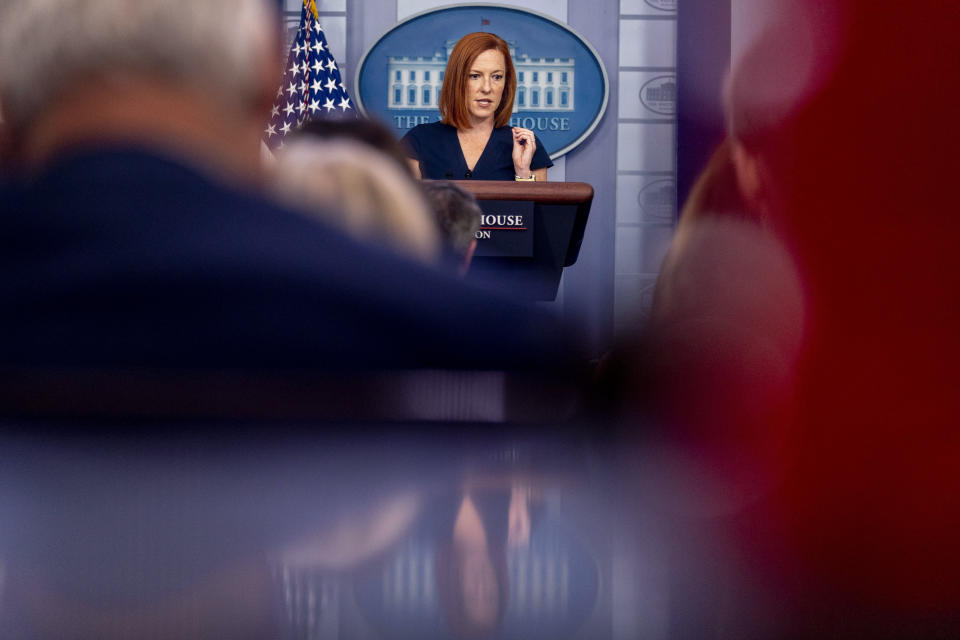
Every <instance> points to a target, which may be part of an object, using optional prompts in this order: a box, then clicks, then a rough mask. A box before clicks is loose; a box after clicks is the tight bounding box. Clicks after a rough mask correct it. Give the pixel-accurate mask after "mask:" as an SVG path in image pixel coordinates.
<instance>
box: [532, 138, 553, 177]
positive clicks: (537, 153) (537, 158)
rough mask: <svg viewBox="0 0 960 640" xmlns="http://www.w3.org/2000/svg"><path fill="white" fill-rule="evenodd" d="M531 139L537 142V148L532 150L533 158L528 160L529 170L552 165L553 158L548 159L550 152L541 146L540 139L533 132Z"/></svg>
mask: <svg viewBox="0 0 960 640" xmlns="http://www.w3.org/2000/svg"><path fill="white" fill-rule="evenodd" d="M533 139H534V140H536V142H537V148H536V149H534V150H533V160H531V161H530V170H531V171H536V170H537V169H545V168H550V167H552V166H553V160H551V159H550V154H549V153H547V150H546V149H545V148H544V146H543V142H541V141H540V138H538V137H537V136H536V134H534V136H533Z"/></svg>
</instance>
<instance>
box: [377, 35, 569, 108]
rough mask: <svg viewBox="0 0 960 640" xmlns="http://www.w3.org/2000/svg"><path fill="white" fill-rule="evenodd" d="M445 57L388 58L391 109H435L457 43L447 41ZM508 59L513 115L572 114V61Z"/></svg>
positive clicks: (513, 54)
mask: <svg viewBox="0 0 960 640" xmlns="http://www.w3.org/2000/svg"><path fill="white" fill-rule="evenodd" d="M445 44H446V47H445V49H446V53H444V52H442V51H437V52H435V53H434V54H433V55H432V56H429V57H428V56H416V57H411V56H390V58H389V62H388V67H387V79H388V87H387V96H388V106H389V108H390V109H430V108H436V106H437V101H438V99H439V97H440V87H441V86H442V85H443V74H444V71H445V70H446V67H447V59H448V58H449V57H450V52H451V51H453V45H455V44H456V40H447V42H446V43H445ZM508 44H509V46H510V56H511V57H512V58H513V65H514V67H515V68H516V71H517V96H516V99H515V100H514V103H513V111H514V113H516V112H517V111H520V110H522V111H573V108H574V106H573V93H574V92H573V89H574V77H573V72H574V58H531V57H530V56H529V55H528V54H521V55H519V56H518V55H517V53H516V45H515V44H514V43H513V42H510V43H508Z"/></svg>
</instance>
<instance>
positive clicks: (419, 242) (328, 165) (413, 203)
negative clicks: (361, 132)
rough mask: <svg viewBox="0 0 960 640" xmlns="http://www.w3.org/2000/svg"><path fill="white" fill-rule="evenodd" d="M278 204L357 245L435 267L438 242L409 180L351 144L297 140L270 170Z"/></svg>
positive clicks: (392, 165) (386, 160) (381, 159)
mask: <svg viewBox="0 0 960 640" xmlns="http://www.w3.org/2000/svg"><path fill="white" fill-rule="evenodd" d="M273 169H274V170H273V185H274V188H275V190H276V192H277V194H278V196H279V197H280V198H282V199H283V200H285V201H286V202H288V203H289V204H291V205H294V206H296V207H297V208H299V209H301V210H305V211H309V212H311V213H315V214H316V215H318V216H319V217H321V218H323V219H324V220H326V221H327V222H330V223H332V224H333V225H335V226H337V227H340V228H342V229H344V230H345V231H346V232H347V233H349V234H351V235H352V236H354V237H356V238H357V239H359V240H361V241H364V242H370V243H374V244H377V245H381V246H386V247H389V248H391V249H392V250H394V251H396V252H397V253H400V254H403V255H406V256H408V257H410V258H413V259H415V260H419V261H421V262H424V263H428V264H432V263H435V262H436V261H437V259H438V257H439V254H440V238H439V234H438V233H437V229H436V225H435V224H434V222H433V220H432V219H431V216H430V211H429V208H428V207H427V204H426V202H425V201H424V199H423V196H422V195H421V193H420V190H419V189H418V188H417V185H416V183H415V182H414V181H413V179H412V178H411V177H410V176H409V175H408V174H407V173H406V172H405V171H404V170H403V169H401V168H400V167H399V166H398V165H397V163H396V162H394V161H393V160H392V159H391V158H390V157H389V156H386V155H384V154H382V153H379V152H377V151H374V150H373V149H371V148H370V147H368V146H367V145H363V144H360V143H356V142H350V141H347V140H343V141H332V142H324V141H319V140H315V139H311V138H310V137H300V138H298V139H297V140H295V141H292V142H290V143H289V144H287V145H286V146H285V147H284V148H283V149H282V150H280V152H279V154H278V156H277V162H276V165H275V166H274V168H273Z"/></svg>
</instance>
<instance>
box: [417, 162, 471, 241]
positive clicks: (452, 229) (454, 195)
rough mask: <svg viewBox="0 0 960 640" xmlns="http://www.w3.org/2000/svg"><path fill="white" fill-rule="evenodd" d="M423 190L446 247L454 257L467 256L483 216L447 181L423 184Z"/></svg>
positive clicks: (468, 198) (466, 196)
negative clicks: (457, 255) (453, 253)
mask: <svg viewBox="0 0 960 640" xmlns="http://www.w3.org/2000/svg"><path fill="white" fill-rule="evenodd" d="M422 187H423V192H424V195H425V196H426V198H427V202H428V203H429V204H430V206H431V208H432V209H433V213H434V215H435V216H436V218H437V225H438V226H439V228H440V232H441V233H442V235H443V237H444V240H445V241H446V243H447V245H448V246H449V247H450V248H451V249H453V251H455V252H456V253H457V254H459V255H461V256H465V255H467V251H469V250H470V244H471V243H472V242H473V241H474V240H475V239H476V237H477V231H479V230H480V218H481V216H482V215H483V211H481V210H480V205H478V204H477V200H476V198H474V196H473V194H472V193H469V192H467V191H465V190H464V189H461V188H460V187H458V186H457V185H455V184H453V183H452V182H448V181H446V180H426V181H424V182H423V183H422Z"/></svg>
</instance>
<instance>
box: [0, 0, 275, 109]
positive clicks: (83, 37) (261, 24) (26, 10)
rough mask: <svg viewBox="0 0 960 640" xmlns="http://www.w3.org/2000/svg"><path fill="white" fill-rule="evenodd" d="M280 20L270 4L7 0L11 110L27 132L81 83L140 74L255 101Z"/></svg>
mask: <svg viewBox="0 0 960 640" xmlns="http://www.w3.org/2000/svg"><path fill="white" fill-rule="evenodd" d="M273 24H274V21H273V18H272V16H271V9H270V8H269V6H268V5H267V4H266V2H265V0H0V97H2V100H3V105H4V114H5V116H6V118H7V121H8V122H9V124H10V125H11V126H12V127H22V126H26V125H27V124H29V122H30V121H31V119H32V118H34V117H35V116H36V114H37V113H39V112H41V111H43V110H44V109H45V108H46V106H47V105H49V104H50V103H52V102H53V101H54V100H55V99H56V98H57V97H58V96H59V95H60V94H61V93H62V92H63V91H64V90H66V89H68V88H69V87H70V86H71V85H73V84H74V83H76V82H78V81H83V80H86V79H90V78H97V79H111V78H116V77H123V76H129V75H134V74H142V75H147V76H149V77H157V78H167V79H170V80H173V81H177V82H182V83H184V84H187V85H191V86H194V87H197V88H201V89H205V90H209V92H210V93H211V94H213V93H220V94H223V95H224V98H225V99H226V100H241V101H246V100H248V99H250V98H251V97H252V96H253V92H254V91H256V87H257V84H256V83H257V73H258V71H257V69H258V64H257V63H258V62H260V61H262V60H263V59H264V56H266V55H267V54H268V52H269V49H268V47H269V46H271V44H272V43H273V42H274V41H275V39H274V36H273V34H272V33H271V29H272V25H273ZM279 79H280V70H279V69H278V74H277V81H278V82H279Z"/></svg>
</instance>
